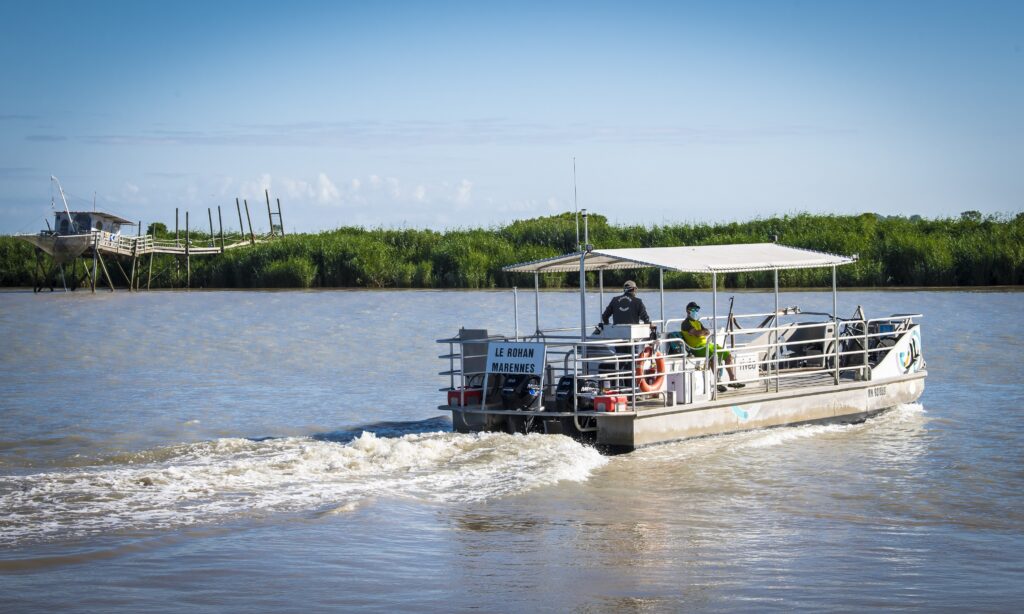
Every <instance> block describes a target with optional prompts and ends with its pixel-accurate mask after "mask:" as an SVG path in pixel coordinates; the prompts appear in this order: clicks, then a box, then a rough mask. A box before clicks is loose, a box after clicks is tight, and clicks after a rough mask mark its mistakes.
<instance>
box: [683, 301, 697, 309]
mask: <svg viewBox="0 0 1024 614" xmlns="http://www.w3.org/2000/svg"><path fill="white" fill-rule="evenodd" d="M691 309H700V305H698V304H697V303H694V302H693V301H690V302H689V303H688V304H687V305H686V310H687V311H689V310H691Z"/></svg>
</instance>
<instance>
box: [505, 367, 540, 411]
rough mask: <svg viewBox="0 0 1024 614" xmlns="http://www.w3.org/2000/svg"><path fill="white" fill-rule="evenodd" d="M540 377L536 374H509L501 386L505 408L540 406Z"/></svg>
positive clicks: (519, 408) (534, 407) (533, 407)
mask: <svg viewBox="0 0 1024 614" xmlns="http://www.w3.org/2000/svg"><path fill="white" fill-rule="evenodd" d="M540 399H541V388H540V378H539V377H537V376H536V375H508V376H506V377H505V383H504V384H503V385H502V387H501V406H502V407H503V408H505V409H515V410H524V409H536V408H538V407H540Z"/></svg>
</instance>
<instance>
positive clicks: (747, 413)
mask: <svg viewBox="0 0 1024 614" xmlns="http://www.w3.org/2000/svg"><path fill="white" fill-rule="evenodd" d="M759 409H760V407H754V408H752V409H743V408H742V407H740V406H739V405H733V406H732V413H734V414H736V417H737V418H739V419H740V422H746V421H747V420H750V419H752V418H753V417H754V416H756V415H757V412H758V410H759Z"/></svg>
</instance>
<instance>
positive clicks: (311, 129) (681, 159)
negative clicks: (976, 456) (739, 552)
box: [0, 1, 1024, 233]
mask: <svg viewBox="0 0 1024 614" xmlns="http://www.w3.org/2000/svg"><path fill="white" fill-rule="evenodd" d="M0 23H2V24H3V26H2V29H3V30H2V31H3V35H2V36H0V59H2V62H0V73H2V74H0V83H2V84H3V86H2V88H3V95H2V96H0V232H4V233H12V232H32V231H35V230H37V229H38V228H40V227H41V226H42V225H43V221H42V218H43V216H46V215H49V210H50V199H51V193H52V188H51V184H50V181H49V177H50V175H51V174H53V175H56V176H57V177H58V178H59V179H60V180H61V182H62V183H63V185H64V188H65V190H66V191H67V192H68V193H69V194H70V195H71V196H72V207H73V208H89V207H91V201H92V198H93V194H94V193H95V195H96V199H97V202H98V207H99V208H102V209H106V210H111V211H114V212H117V213H120V214H121V215H123V216H125V217H128V218H130V219H141V220H143V222H144V223H148V222H152V221H163V222H165V223H168V224H173V221H174V218H173V216H174V208H175V207H179V208H181V209H182V211H184V210H186V209H188V210H190V211H192V212H194V213H193V215H198V216H199V217H200V219H204V218H205V209H206V208H207V207H216V206H217V205H221V206H226V207H230V209H233V203H234V199H235V197H242V198H248V199H249V202H250V206H252V204H253V202H255V201H262V198H263V189H264V188H269V189H270V190H271V196H272V197H274V198H280V199H281V201H282V204H283V206H284V221H285V224H286V227H287V229H289V230H302V231H313V230H323V229H329V228H334V227H337V226H340V225H347V224H357V225H364V226H402V225H406V226H412V227H431V228H448V227H457V226H463V227H464V226H484V225H489V224H494V223H502V222H506V221H509V220H512V219H517V218H523V217H532V216H537V215H546V214H550V213H555V212H559V211H566V210H571V209H572V206H573V202H572V199H573V185H572V159H573V157H575V158H576V165H577V176H578V194H579V205H580V207H586V208H589V209H590V210H592V211H595V212H598V213H601V214H604V215H607V216H608V217H609V218H610V219H612V220H614V221H617V222H621V223H638V224H648V225H649V224H662V223H666V222H694V221H729V220H744V219H749V218H753V217H757V216H768V215H773V214H785V213H793V212H798V211H811V212H834V213H850V212H864V211H873V212H878V213H883V214H905V215H912V214H921V215H925V216H947V215H958V214H959V213H960V212H961V211H964V210H967V209H977V210H980V211H983V212H985V213H996V212H1005V213H1015V212H1018V211H1020V210H1022V209H1024V172H1022V171H1021V169H1022V168H1024V112H1022V109H1024V3H1022V2H990V1H978V2H967V1H965V2H935V1H929V2H900V1H893V2H865V1H857V2H809V1H797V2H672V3H644V2H640V3H637V2H630V3H600V2H582V3H536V4H533V3H527V2H519V3H511V4H507V5H492V4H490V3H481V2H465V3H460V2H376V3H341V2H331V3H308V2H295V3H260V2H240V3H232V2H206V3H199V2H195V3H192V2H173V3H155V2H131V3H129V2H123V3H122V2H72V3H52V2H14V1H12V2H6V3H4V4H3V5H2V7H0ZM225 217H226V219H232V218H231V216H230V215H225ZM254 222H257V223H262V224H263V225H264V227H265V225H266V222H265V216H261V215H256V216H255V219H254Z"/></svg>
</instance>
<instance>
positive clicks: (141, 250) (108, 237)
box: [16, 177, 284, 292]
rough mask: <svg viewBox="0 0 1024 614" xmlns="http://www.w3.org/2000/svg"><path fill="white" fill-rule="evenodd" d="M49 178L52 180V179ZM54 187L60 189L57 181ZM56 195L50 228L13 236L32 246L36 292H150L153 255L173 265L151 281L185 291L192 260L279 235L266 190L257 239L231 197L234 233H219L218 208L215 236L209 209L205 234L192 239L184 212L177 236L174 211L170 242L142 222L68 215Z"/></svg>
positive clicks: (93, 213)
mask: <svg viewBox="0 0 1024 614" xmlns="http://www.w3.org/2000/svg"><path fill="white" fill-rule="evenodd" d="M52 179H53V180H54V181H55V182H56V181H57V179H56V177H53V178H52ZM57 185H58V187H60V183H59V182H57ZM60 195H61V199H62V201H63V203H64V210H63V211H57V212H55V213H54V220H53V222H54V223H53V226H52V227H51V226H50V224H49V221H47V228H46V229H45V230H42V231H40V232H39V233H37V234H25V235H16V236H17V237H18V238H19V239H22V240H24V241H27V242H29V243H31V244H33V245H34V246H35V247H36V249H35V257H36V262H35V265H36V266H35V283H34V286H33V290H34V291H35V292H41V291H43V290H46V289H49V290H50V291H53V290H54V289H55V288H57V287H58V286H61V287H63V288H64V290H65V291H73V290H75V289H77V288H79V287H81V286H83V285H84V286H86V287H88V288H89V289H90V290H91V291H92V292H96V288H97V286H98V287H100V288H104V287H106V288H109V289H110V291H111V292H113V291H114V290H115V287H116V286H118V285H121V286H126V287H127V288H128V291H129V292H132V291H139V290H141V289H142V287H143V285H145V288H146V289H147V290H149V289H150V288H151V287H152V283H153V279H154V270H153V268H154V267H153V265H154V260H155V258H156V256H158V255H170V256H172V257H173V261H172V262H171V264H170V265H169V266H167V267H165V268H164V269H163V270H157V271H156V278H158V279H159V277H160V276H161V275H169V276H171V279H172V284H171V285H172V286H173V287H183V288H185V289H190V288H191V287H192V258H193V257H200V256H216V255H222V254H224V253H225V252H227V251H229V250H233V249H239V248H244V247H250V246H253V245H256V244H257V243H263V242H265V241H269V240H272V239H274V238H277V237H283V236H284V222H283V221H282V217H281V199H279V198H278V199H276V201H277V210H276V211H275V210H273V209H272V208H271V205H270V191H269V190H265V191H264V195H265V196H266V201H267V217H268V220H269V222H270V231H269V232H268V233H266V234H259V235H257V234H256V233H255V232H254V231H253V227H252V216H251V214H250V212H249V202H248V201H247V200H241V201H240V200H239V199H237V198H236V199H235V210H236V212H237V214H238V227H239V231H238V232H237V233H234V232H231V233H225V232H224V218H223V214H222V212H221V208H220V207H219V206H218V207H217V225H218V230H217V232H214V227H213V210H212V209H210V208H207V210H206V216H207V222H208V223H209V229H210V233H209V235H206V236H199V237H193V231H194V227H193V226H192V223H191V220H190V215H189V211H185V212H184V213H185V216H184V222H185V226H184V234H182V228H181V226H180V221H181V218H180V213H179V209H177V208H175V210H174V238H173V239H170V238H169V237H160V238H158V237H157V234H156V232H155V230H154V229H152V228H151V230H154V232H152V233H146V234H143V231H142V228H143V226H142V222H141V221H139V222H135V223H133V222H131V221H130V220H127V219H124V218H122V217H120V216H118V215H114V214H112V213H106V212H103V211H71V210H70V208H69V207H68V203H67V198H66V197H65V195H64V190H63V188H60ZM243 206H244V210H245V218H244V219H243V217H242V210H243ZM246 224H248V231H246ZM133 226H134V228H135V233H134V235H126V234H124V233H123V232H122V231H123V230H124V229H125V228H131V227H133ZM66 267H67V268H66ZM80 269H81V272H79V270H80ZM118 274H119V275H118ZM115 279H116V280H117V281H116V282H115ZM143 281H145V284H143ZM182 282H184V283H183V284H182Z"/></svg>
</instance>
